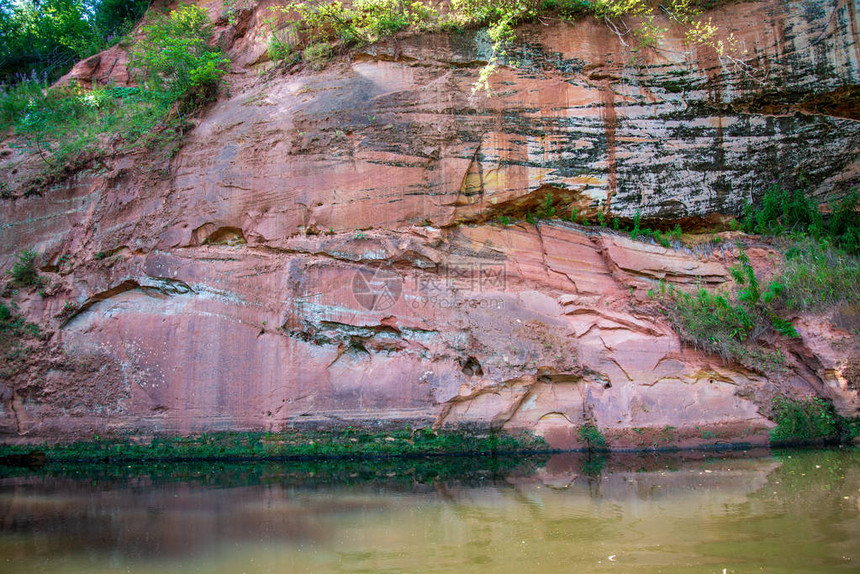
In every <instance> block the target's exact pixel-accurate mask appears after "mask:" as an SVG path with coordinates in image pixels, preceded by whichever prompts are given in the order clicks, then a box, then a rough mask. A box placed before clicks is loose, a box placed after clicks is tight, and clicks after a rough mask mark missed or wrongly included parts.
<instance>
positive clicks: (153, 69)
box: [130, 4, 230, 104]
mask: <svg viewBox="0 0 860 574" xmlns="http://www.w3.org/2000/svg"><path fill="white" fill-rule="evenodd" d="M141 32H142V33H143V38H141V40H140V41H139V42H138V43H137V44H136V45H135V47H134V49H133V51H132V54H131V59H130V63H131V65H132V67H134V68H137V69H138V70H140V71H141V72H142V75H143V82H144V84H145V86H146V87H147V88H148V89H150V90H153V91H162V92H166V93H168V94H170V95H171V96H173V97H174V98H176V99H182V100H186V101H190V102H194V103H195V104H199V103H203V102H205V101H208V100H210V99H211V98H212V97H213V96H214V93H215V90H216V89H217V87H218V84H219V83H220V81H221V79H222V78H223V76H224V74H225V73H226V69H227V66H228V65H229V63H230V61H229V60H228V59H227V58H225V57H224V56H223V55H222V54H221V52H220V51H219V50H217V49H216V48H213V47H211V46H210V45H209V39H210V38H211V37H212V26H211V24H210V23H209V17H208V16H207V15H206V12H205V11H204V10H203V9H202V8H200V7H198V6H191V5H188V4H180V5H179V6H178V7H177V8H176V9H175V10H173V11H172V12H170V13H169V14H161V15H157V16H155V17H154V18H153V19H152V21H151V22H150V23H149V24H147V25H146V26H144V27H143V28H142V29H141Z"/></svg>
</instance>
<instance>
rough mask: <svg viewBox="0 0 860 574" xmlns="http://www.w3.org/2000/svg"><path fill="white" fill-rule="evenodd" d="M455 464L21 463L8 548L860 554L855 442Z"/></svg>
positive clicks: (8, 485)
mask: <svg viewBox="0 0 860 574" xmlns="http://www.w3.org/2000/svg"><path fill="white" fill-rule="evenodd" d="M476 460H477V461H478V462H476ZM442 462H443V461H440V460H435V461H433V464H434V465H435V466H434V467H433V468H435V469H437V470H436V472H435V474H434V472H428V471H427V470H426V468H424V469H422V467H421V464H423V461H420V460H413V461H408V460H407V461H402V460H401V461H396V462H392V461H371V462H369V463H356V462H349V463H348V462H336V463H329V465H334V466H328V467H326V466H325V465H322V466H314V467H313V470H309V469H308V468H305V467H301V465H299V467H293V468H291V467H290V466H286V465H274V464H269V465H254V466H241V465H217V466H204V465H197V466H193V467H171V468H173V474H171V472H170V471H169V470H168V469H167V468H162V469H156V472H154V473H152V474H151V475H150V474H146V473H141V472H139V471H138V472H135V473H129V474H123V473H122V472H118V469H112V470H110V471H107V472H105V469H102V471H101V473H99V472H98V471H97V469H95V468H91V469H90V471H91V472H90V476H89V477H87V476H84V475H83V474H84V473H83V471H82V470H81V469H80V468H78V469H65V471H64V470H61V469H53V470H51V471H50V472H49V473H42V474H32V473H31V474H26V473H23V472H22V473H18V474H19V475H18V476H9V475H8V474H7V475H5V476H4V477H3V478H0V557H2V559H4V560H5V561H6V564H7V565H11V566H13V568H12V570H9V571H15V572H31V571H32V572H36V571H39V572H44V571H50V572H65V571H75V570H78V571H79V570H80V569H81V568H82V565H84V564H85V565H87V566H86V568H85V570H86V571H91V572H98V571H102V570H105V571H111V570H116V569H118V568H122V569H123V570H125V569H130V570H131V571H132V572H136V571H149V570H150V569H152V570H156V569H158V570H160V571H164V569H167V570H172V569H177V570H178V569H182V570H188V569H191V570H195V569H196V570H199V571H222V570H223V571H245V572H252V571H303V570H305V569H307V570H308V571H315V572H316V571H386V570H391V571H404V572H412V571H415V572H418V571H441V572H445V571H452V572H453V571H457V572H463V571H466V572H468V571H475V572H479V571H487V570H492V571H494V572H522V571H523V569H525V568H528V569H529V570H534V571H537V572H541V571H553V572H560V571H561V572H570V571H591V570H599V569H602V568H604V567H609V566H611V565H612V566H615V567H618V566H620V567H621V570H623V571H629V570H630V569H632V568H633V569H635V570H636V571H652V570H653V571H656V570H658V569H661V568H667V567H671V569H672V570H673V571H684V570H685V569H687V568H689V569H690V570H691V571H702V568H704V569H705V571H709V570H714V571H721V570H722V568H729V569H730V570H729V571H731V568H732V567H734V568H739V569H741V570H746V569H752V568H753V567H755V569H758V567H772V568H776V569H777V570H782V569H786V570H789V569H792V568H797V567H798V565H802V566H803V567H802V568H801V569H802V570H806V571H811V570H814V571H819V572H820V571H827V570H828V569H831V568H838V567H840V566H841V567H845V566H848V565H850V564H851V562H850V561H849V560H858V559H860V556H858V555H857V551H856V549H857V548H858V546H860V545H858V542H860V513H858V492H860V455H858V453H857V451H854V450H848V451H817V452H795V453H784V454H781V455H776V456H767V457H762V458H750V457H748V456H744V455H743V454H741V453H734V454H732V455H731V456H710V455H708V454H706V453H695V454H689V453H688V454H684V455H680V454H679V455H675V456H666V455H660V456H656V455H638V456H613V457H608V458H596V457H588V456H587V455H580V454H577V455H573V454H564V455H555V456H553V457H551V458H549V459H548V460H545V461H541V463H535V462H534V461H528V460H526V461H523V464H522V465H520V466H518V467H517V466H507V467H505V471H504V472H499V467H498V466H495V467H494V466H493V465H494V464H495V463H493V464H490V459H487V460H485V461H483V463H484V464H481V459H468V460H466V459H462V460H460V461H456V460H455V461H453V462H451V465H452V468H448V469H447V470H441V469H443V466H440V464H441V463H442ZM446 462H448V461H446ZM458 462H460V463H462V466H463V467H464V473H463V474H462V475H459V476H458V475H457V474H456V473H455V472H454V470H453V467H455V466H456V465H457V463H458ZM362 465H369V466H362ZM481 467H486V468H481ZM326 468H329V469H330V470H329V472H328V473H327V472H326V470H325V469H326ZM362 469H364V470H362ZM362 472H364V473H366V474H367V475H368V476H365V477H364V479H362V475H361V473H362ZM335 477H342V478H344V479H345V480H342V481H337V480H335ZM610 557H612V560H610V559H609V558H610ZM613 563H614V564H613ZM809 569H811V570H809Z"/></svg>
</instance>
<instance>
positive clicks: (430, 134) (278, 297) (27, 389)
mask: <svg viewBox="0 0 860 574" xmlns="http://www.w3.org/2000/svg"><path fill="white" fill-rule="evenodd" d="M216 4H217V5H216ZM220 5H221V3H220V2H219V3H212V6H211V9H212V11H213V12H214V11H215V10H218V9H219V7H220ZM264 10H265V4H263V5H261V6H260V8H258V9H257V10H256V11H247V12H243V13H241V14H240V16H239V18H238V21H239V23H240V24H241V26H239V29H240V32H241V33H238V32H236V31H235V30H234V29H232V28H228V27H226V26H224V27H223V29H222V35H223V36H224V37H225V38H228V40H225V42H226V43H227V44H228V45H231V46H232V47H231V57H232V59H233V62H234V66H233V72H234V73H233V77H232V78H231V90H230V96H229V97H228V96H224V97H222V98H221V99H220V100H219V101H218V102H217V103H216V104H215V105H214V106H213V107H212V108H211V109H209V110H208V111H207V113H206V114H205V115H204V116H203V117H202V118H201V120H200V121H199V125H197V126H196V128H195V129H194V130H193V131H192V132H191V133H190V134H189V135H188V137H187V138H186V140H185V142H184V144H183V146H182V148H181V150H180V151H179V153H178V155H177V156H176V157H174V158H172V159H170V160H169V162H167V163H157V162H156V161H155V160H153V159H152V158H145V157H138V156H126V157H118V158H114V159H112V160H110V161H107V162H106V163H103V164H101V163H100V164H95V165H93V166H92V167H91V169H89V170H85V171H82V172H79V173H77V174H75V175H74V176H72V177H70V178H69V179H68V180H67V181H65V182H63V183H62V185H55V186H53V187H52V188H51V189H46V190H44V193H43V194H42V195H41V196H40V197H32V196H31V197H26V198H25V197H20V198H17V199H14V200H5V201H4V202H3V204H2V205H0V209H2V217H3V220H2V226H0V257H2V262H3V263H4V267H8V266H11V262H12V260H13V259H14V254H15V253H17V252H18V251H20V250H22V249H24V248H36V249H38V250H39V251H40V252H42V253H44V258H43V259H44V261H45V273H46V275H47V276H49V277H51V279H52V282H53V284H54V286H53V287H52V288H51V289H50V293H48V296H46V297H44V298H42V297H39V296H38V295H37V294H36V293H35V292H21V293H18V294H16V295H15V298H16V299H15V300H16V301H17V303H18V304H19V305H20V307H21V309H22V310H23V311H24V312H26V314H27V315H28V317H30V318H31V320H38V321H39V322H40V323H42V324H44V325H47V326H48V327H49V331H50V333H51V337H50V340H49V341H47V342H46V343H45V344H44V346H45V348H47V349H49V352H41V353H38V352H35V351H34V356H33V358H32V360H30V361H29V362H26V368H24V369H23V370H22V371H21V372H19V373H18V374H16V375H15V376H13V377H10V378H9V379H8V380H5V381H3V382H0V387H2V397H3V405H2V411H0V424H2V425H3V428H5V429H6V431H7V432H8V433H10V434H15V435H26V436H50V435H58V434H62V433H68V432H80V433H87V432H92V431H101V432H104V430H110V429H113V430H117V431H125V430H134V429H137V430H140V431H145V432H150V431H172V432H178V431H181V432H186V431H202V430H211V429H236V428H242V429H244V428H281V427H283V426H287V425H293V424H331V423H333V422H335V423H336V422H343V421H348V422H349V423H362V424H370V423H375V422H381V423H398V424H399V423H401V422H403V421H413V422H414V421H419V422H423V423H426V424H435V425H436V426H446V425H463V424H477V425H491V426H495V427H497V428H509V429H510V428H527V429H535V430H537V431H538V432H540V433H542V434H544V435H545V436H547V438H548V439H549V440H550V442H551V444H554V445H556V446H571V445H575V444H577V441H578V437H577V435H576V429H577V427H578V426H579V425H580V424H582V423H583V422H584V421H586V420H589V421H593V422H595V423H596V424H598V426H600V427H601V428H603V429H607V432H608V433H609V435H610V438H612V440H614V441H616V443H617V444H627V445H638V446H653V444H655V443H657V442H659V441H660V440H662V438H661V437H664V434H665V433H664V434H659V433H658V434H654V433H651V434H645V435H643V434H642V432H641V429H642V428H648V429H666V428H670V427H671V428H675V429H682V430H683V429H686V430H685V431H684V432H686V434H683V433H682V434H680V435H678V436H675V437H674V439H673V440H689V441H696V440H699V441H700V440H701V439H702V437H703V436H704V435H703V434H701V433H699V434H698V435H697V433H698V431H696V432H693V430H692V429H696V427H701V428H702V429H704V428H708V429H715V430H716V431H717V432H718V433H721V434H719V435H718V437H717V438H718V439H720V440H723V439H725V440H729V439H732V440H739V439H741V437H743V440H762V438H763V436H764V435H763V434H762V433H763V432H764V431H765V430H766V429H767V427H768V426H769V425H770V423H769V422H768V421H767V420H766V418H765V417H764V415H763V414H762V413H761V412H760V410H759V407H760V405H762V404H766V402H767V400H768V399H769V398H770V397H771V396H773V394H774V393H776V392H788V393H793V394H800V395H802V394H809V393H812V394H821V395H824V396H827V397H828V398H830V399H832V400H834V402H835V403H836V404H837V406H838V407H839V408H840V409H841V410H842V412H845V413H856V412H857V405H858V403H857V396H856V382H855V383H852V381H851V380H850V377H851V376H852V375H851V373H853V372H854V371H851V368H852V367H851V365H852V364H853V363H852V361H853V360H857V361H858V362H860V359H858V358H857V357H858V356H860V354H858V350H857V349H856V342H853V340H852V339H851V336H850V334H849V333H850V328H852V327H851V326H850V325H848V326H845V325H843V326H842V327H841V328H840V327H838V326H837V327H830V326H827V325H828V323H826V322H821V321H822V320H821V319H820V318H818V319H816V318H804V319H803V320H802V321H799V322H798V324H799V325H802V327H803V328H802V329H801V331H802V333H803V334H804V339H803V341H802V342H800V343H797V344H793V346H792V347H790V348H787V349H786V355H787V356H788V359H787V363H786V366H785V367H783V368H782V370H781V371H779V372H778V373H777V372H776V371H774V373H770V371H768V370H767V368H766V366H763V368H762V369H759V372H752V371H750V370H748V369H745V368H742V367H739V366H737V365H726V364H723V362H722V361H721V360H720V359H719V358H718V357H709V356H705V355H703V354H701V353H699V352H697V351H694V350H692V349H688V348H684V347H682V345H681V343H680V341H679V339H678V337H677V335H676V334H675V333H674V332H673V331H672V330H671V328H670V327H669V325H668V323H667V322H666V321H665V320H664V319H663V318H661V316H660V315H659V314H658V313H656V310H655V309H653V308H652V307H650V306H649V303H648V298H647V296H646V292H647V290H648V289H649V288H652V287H654V285H655V284H656V283H657V282H658V281H659V280H665V281H667V282H670V283H675V284H678V285H680V286H685V285H686V286H693V285H696V284H697V283H702V284H706V285H709V286H711V287H719V286H721V285H723V284H725V283H726V282H728V281H729V280H730V278H729V274H728V273H727V271H726V269H727V266H730V265H731V264H733V263H734V261H735V257H736V253H735V250H734V248H733V247H718V248H714V247H707V248H705V247H702V248H700V249H696V250H691V249H689V248H678V249H665V248H663V247H659V246H656V245H654V244H650V243H646V242H642V241H638V242H637V241H631V240H629V239H626V238H625V237H622V236H621V235H618V234H615V233H612V232H609V231H607V230H595V229H594V228H583V227H581V226H576V225H572V224H568V223H563V222H560V221H555V222H542V223H540V224H538V225H537V226H535V225H531V224H525V223H519V224H516V225H511V226H503V225H499V224H498V223H491V222H493V221H496V220H497V218H498V216H505V215H507V216H511V217H518V216H522V215H523V214H524V213H526V212H528V211H536V210H537V209H538V208H539V206H543V205H545V202H546V197H547V194H552V200H551V202H552V204H553V207H554V208H555V209H556V211H557V213H559V214H561V215H565V216H566V215H569V213H570V211H571V209H574V208H576V209H578V210H579V212H580V213H592V214H593V213H595V212H596V210H598V209H601V210H605V211H606V212H607V213H608V214H609V216H612V215H615V216H620V217H627V218H629V217H632V216H633V215H634V213H635V212H636V211H639V212H640V213H641V214H642V215H643V216H645V217H648V218H669V219H683V218H704V217H707V216H710V215H712V214H720V213H731V212H734V211H736V210H737V208H738V206H739V205H740V204H741V203H743V202H744V201H745V200H747V199H749V198H750V197H751V196H756V195H757V194H760V193H761V192H763V190H764V189H765V187H766V185H767V184H768V183H769V182H770V181H771V180H772V179H774V178H784V179H786V180H791V179H792V178H793V177H795V176H796V175H798V174H799V173H800V172H802V173H803V176H804V177H805V178H806V180H807V181H808V182H811V183H812V184H814V185H815V186H816V188H817V190H818V193H819V194H821V195H822V196H825V195H828V194H831V193H834V192H839V191H840V190H844V189H845V188H846V186H848V185H850V184H851V183H852V182H856V181H857V179H858V153H857V147H858V142H860V137H858V136H860V124H858V123H857V121H856V118H855V119H851V117H839V116H837V115H826V113H834V114H835V113H837V112H838V113H840V114H842V115H843V116H851V115H852V113H856V110H854V112H852V108H851V106H847V107H846V106H844V105H838V102H837V103H833V102H834V101H835V100H834V98H836V99H838V97H837V96H834V95H833V94H837V95H838V94H840V93H842V92H840V90H843V89H844V88H846V86H848V87H850V86H852V85H856V84H857V83H858V75H860V64H858V59H860V46H858V44H857V24H856V21H857V5H856V3H853V2H817V1H811V0H804V1H801V2H788V3H782V2H776V1H767V2H753V3H739V4H727V5H726V6H724V7H722V8H720V9H718V10H716V11H714V13H713V19H714V22H715V23H717V24H718V25H719V26H720V28H721V30H722V31H723V32H724V33H728V32H733V33H734V34H735V36H736V37H737V39H738V45H739V46H740V47H741V48H742V49H746V50H747V55H746V56H745V58H748V59H750V66H751V68H750V71H749V73H746V72H745V73H740V72H738V71H737V70H736V69H734V68H733V67H731V66H730V65H729V64H728V63H727V62H725V61H723V62H721V61H720V59H719V58H717V57H716V55H715V54H714V53H711V52H710V51H709V50H708V49H706V48H699V49H696V50H690V49H687V48H686V47H684V46H683V45H682V42H681V38H682V34H681V31H680V30H678V29H675V28H673V27H670V31H669V33H668V34H667V36H666V38H665V39H664V43H663V45H662V46H661V49H660V50H658V51H647V50H645V51H640V52H638V53H635V54H634V52H632V51H631V49H630V48H629V47H625V46H623V45H622V44H621V43H620V42H619V39H618V38H617V37H616V36H615V35H614V34H613V33H612V32H611V31H610V30H609V29H607V28H606V27H605V26H602V25H600V24H598V23H596V22H592V21H583V22H579V23H577V24H576V25H575V26H570V25H568V24H563V23H548V25H542V24H537V25H534V26H530V27H528V28H526V29H524V30H523V31H522V34H521V37H522V38H523V39H524V41H523V42H521V43H520V44H519V45H518V47H517V49H516V50H514V51H513V53H514V56H512V58H514V59H516V60H517V62H518V65H517V67H516V68H503V69H502V71H501V72H500V73H498V74H497V75H496V76H494V78H493V82H492V85H493V92H494V93H493V94H492V95H490V96H488V95H486V94H472V91H471V90H472V85H473V83H474V81H475V79H476V78H477V74H478V69H479V68H480V67H481V66H482V65H483V63H484V62H485V61H486V58H487V54H488V47H489V45H488V43H487V41H486V40H485V39H484V37H483V36H482V35H481V33H478V32H467V33H464V34H462V35H449V36H446V35H423V36H413V37H404V38H398V39H396V40H391V41H388V42H385V43H382V44H380V45H377V46H373V47H370V48H366V49H364V50H361V51H358V52H355V53H353V54H352V55H351V56H350V57H349V58H343V59H340V60H338V61H337V62H335V63H333V64H332V65H331V66H329V67H328V68H327V69H326V70H323V71H321V72H311V71H307V70H305V71H301V72H298V73H294V74H285V73H283V72H280V71H275V72H269V73H265V74H263V75H262V76H261V75H259V70H261V69H263V68H264V67H265V66H266V64H265V58H264V57H263V56H262V54H263V50H264V46H265V44H264V41H263V40H264V31H263V30H264V27H263V26H262V18H263V17H264V16H265V12H264ZM634 56H635V59H634ZM103 60H106V58H103ZM88 65H89V66H90V67H91V68H93V69H96V70H100V69H108V68H110V69H113V68H111V65H110V64H109V62H107V61H101V60H100V61H99V62H98V63H97V64H94V65H93V64H92V62H90V64H88ZM117 69H120V70H122V74H125V76H124V77H127V72H125V69H124V65H119V66H118V68H117ZM76 73H77V74H78V77H79V78H80V77H84V78H85V77H86V73H85V71H84V72H81V70H78V71H77V72H76ZM82 74H83V76H82ZM73 75H74V73H73ZM98 80H99V78H94V80H91V81H98ZM760 81H763V82H765V84H763V85H762V84H760V83H759V82H760ZM842 103H843V104H844V102H842ZM812 108H815V109H816V110H819V112H818V113H813V112H810V111H809V110H810V109H812ZM821 110H824V111H825V112H826V113H820V111H821ZM846 110H847V111H846ZM761 112H766V115H765V113H761ZM7 145H8V142H7ZM811 150H814V151H813V152H812V153H811ZM33 161H34V160H33V158H27V157H25V156H23V155H22V154H21V153H20V151H17V150H13V149H12V148H11V147H9V150H8V153H7V154H6V155H5V156H3V157H0V162H4V163H5V167H6V168H7V170H8V171H7V173H9V174H11V173H12V170H18V173H20V174H26V173H27V170H32V169H34V167H33ZM19 177H20V176H19ZM7 178H8V179H7V181H8V184H9V185H10V186H11V187H12V188H13V189H14V187H15V186H16V185H18V182H17V181H16V179H17V177H15V178H13V177H10V176H7ZM360 230H363V231H360ZM751 253H752V254H753V255H754V257H755V258H756V262H757V263H758V264H759V265H761V266H764V267H767V266H771V267H772V266H773V265H775V264H776V259H775V257H776V256H775V254H773V253H772V252H769V251H768V250H766V249H763V250H759V251H755V250H751ZM66 301H69V302H71V303H70V305H71V308H73V309H74V311H72V312H71V313H69V312H64V308H65V307H66ZM852 320H853V319H852ZM816 321H818V322H816ZM849 322H850V321H849ZM853 328H856V327H853ZM852 345H853V346H852ZM846 349H847V350H846ZM853 368H855V370H856V365H855V367H853ZM762 373H770V374H762ZM846 374H847V375H846ZM634 428H637V429H640V431H639V432H638V433H637V432H633V431H632V430H631V429H634ZM679 432H680V431H679ZM709 433H710V431H709ZM711 434H713V433H711ZM643 436H644V438H643Z"/></svg>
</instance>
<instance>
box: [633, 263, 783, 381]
mask: <svg viewBox="0 0 860 574" xmlns="http://www.w3.org/2000/svg"><path fill="white" fill-rule="evenodd" d="M738 259H739V263H738V265H737V266H735V267H733V268H731V269H730V271H731V273H732V276H733V278H734V279H735V282H736V285H737V287H738V288H737V289H736V291H735V292H734V293H731V294H726V293H712V292H710V291H708V290H707V289H704V288H701V287H700V288H699V289H698V290H697V291H696V292H695V293H685V292H682V291H678V290H676V289H674V288H673V287H671V286H670V287H669V288H666V286H665V284H661V286H660V291H659V293H655V292H653V291H649V293H648V294H649V296H651V297H656V298H658V299H659V300H660V302H661V303H662V304H663V306H664V309H663V310H664V313H665V314H666V315H667V317H668V318H669V320H670V321H671V322H672V324H673V325H674V327H675V329H676V331H677V332H678V333H679V334H680V335H681V338H682V339H683V340H684V341H685V342H687V343H689V344H691V345H693V346H694V347H696V348H699V349H702V350H704V351H706V352H709V353H715V354H718V355H720V356H721V357H723V359H724V360H727V361H728V360H733V361H738V362H740V363H742V364H746V365H748V366H751V367H753V368H756V369H759V370H760V369H761V368H763V367H767V366H768V365H769V364H780V363H781V362H782V360H781V356H780V355H779V354H778V353H770V352H767V351H764V350H763V349H761V348H760V347H759V346H758V345H757V344H756V343H757V342H758V341H760V340H761V339H762V338H763V337H764V336H765V335H766V334H768V333H769V332H772V331H775V332H777V333H779V334H781V335H783V336H786V337H797V336H798V335H797V332H796V331H795V329H794V327H793V326H792V325H791V323H790V322H788V321H786V320H784V319H782V318H781V317H780V316H779V315H778V314H777V312H776V303H777V301H776V300H777V298H779V297H780V296H781V295H782V293H783V291H784V290H785V286H784V285H783V284H781V283H779V282H777V281H772V282H771V283H770V284H769V285H768V286H767V289H765V291H762V290H761V286H760V284H759V281H758V279H757V277H756V275H755V270H754V269H753V267H752V265H751V264H750V260H749V258H748V257H747V255H746V253H744V251H743V250H742V249H741V251H740V255H739V256H738ZM763 359H764V362H763Z"/></svg>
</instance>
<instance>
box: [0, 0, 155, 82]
mask: <svg viewBox="0 0 860 574" xmlns="http://www.w3.org/2000/svg"><path fill="white" fill-rule="evenodd" d="M149 3H150V0H21V1H20V2H15V3H3V4H2V5H0V83H6V84H10V83H16V82H18V81H20V80H21V79H23V78H25V77H32V76H33V75H34V74H35V75H38V76H40V77H42V78H43V79H47V80H50V81H53V80H55V79H57V78H58V77H59V76H61V75H62V74H63V73H65V72H66V71H67V70H68V69H69V68H70V67H71V66H72V64H74V63H75V61H77V60H79V59H81V58H85V57H87V56H90V55H92V54H95V53H96V52H98V51H100V50H103V49H105V48H107V47H108V46H110V45H111V44H112V43H114V42H115V41H117V40H118V39H119V37H121V36H122V35H123V34H125V33H127V32H128V31H129V30H130V29H131V27H132V26H133V25H134V23H135V22H137V20H139V19H140V18H141V16H143V14H144V12H145V11H146V9H147V8H148V7H149ZM7 4H8V5H7Z"/></svg>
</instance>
